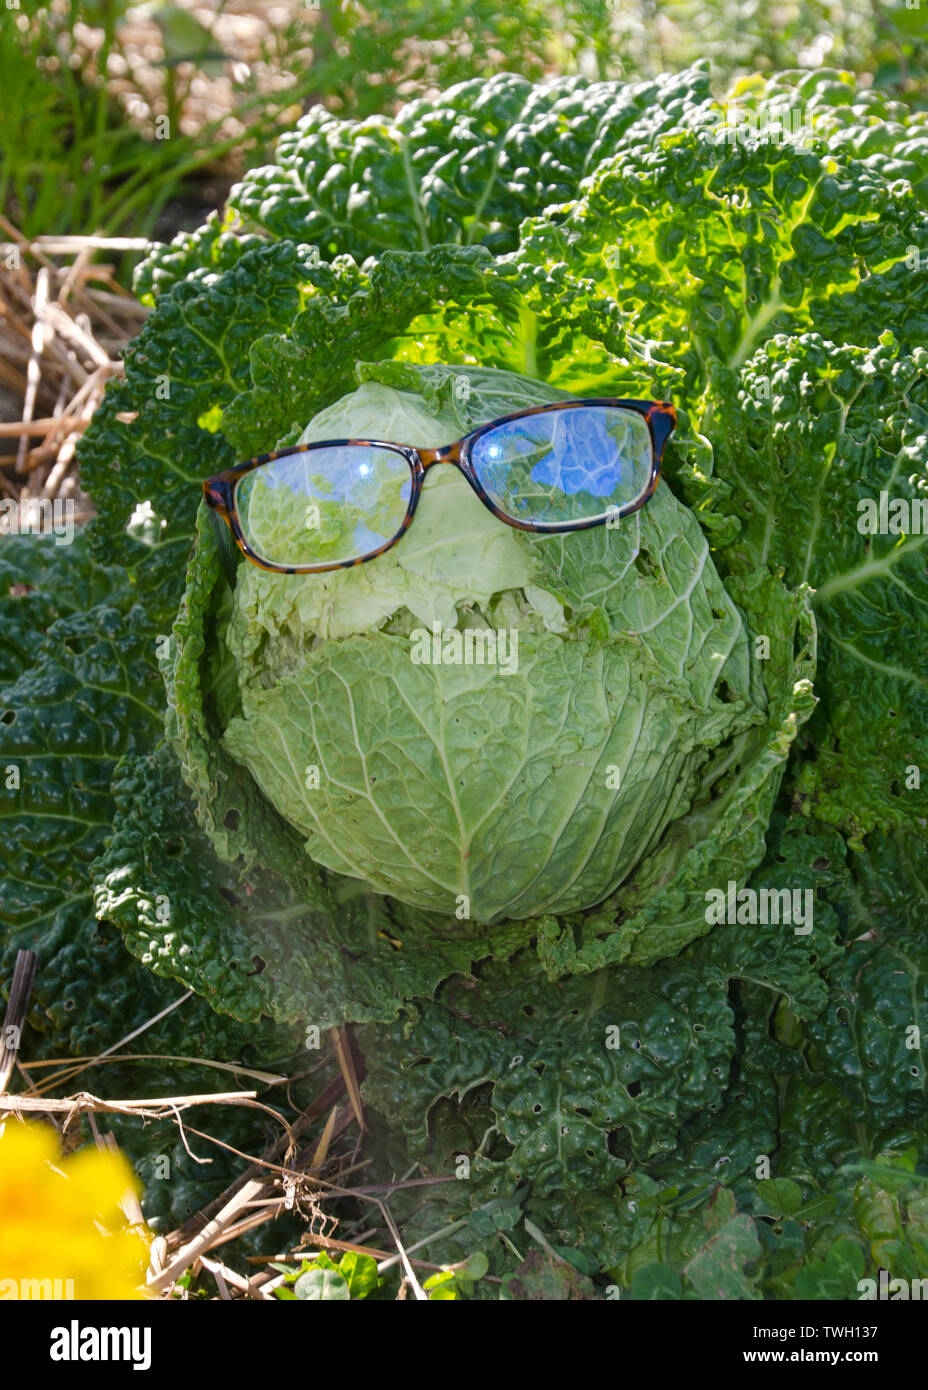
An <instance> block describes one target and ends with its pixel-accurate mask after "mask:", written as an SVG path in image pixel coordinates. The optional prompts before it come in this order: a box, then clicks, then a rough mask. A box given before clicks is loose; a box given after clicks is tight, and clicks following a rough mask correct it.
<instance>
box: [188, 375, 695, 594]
mask: <svg viewBox="0 0 928 1390" xmlns="http://www.w3.org/2000/svg"><path fill="white" fill-rule="evenodd" d="M675 425H676V413H675V411H674V408H673V406H672V405H670V404H669V403H668V402H666V401H629V400H612V399H601V398H597V399H595V400H580V401H558V402H556V403H555V404H553V405H542V406H534V407H532V408H531V409H529V410H518V411H516V412H515V413H514V414H512V415H504V416H502V417H501V418H500V419H499V420H492V421H491V422H490V423H489V424H486V425H481V426H480V428H479V429H476V430H473V431H472V433H470V434H468V435H465V436H464V438H463V439H459V440H458V441H457V442H456V443H454V444H446V445H444V446H443V447H442V448H439V449H416V448H413V447H412V446H411V445H408V444H393V443H387V442H385V441H383V440H378V439H329V440H324V441H322V442H320V443H317V444H296V445H294V446H293V447H292V448H289V449H281V450H279V451H277V452H276V453H272V454H262V455H260V456H259V457H258V458H254V459H249V461H248V462H247V463H241V464H238V465H237V467H235V468H228V469H226V470H225V472H223V473H217V474H216V476H215V477H213V478H207V479H206V481H205V482H204V484H203V494H204V497H205V499H206V503H207V506H208V507H209V508H210V509H211V511H210V515H211V517H212V518H213V520H214V523H215V524H216V530H217V534H218V538H219V539H220V542H221V553H222V555H223V559H224V561H225V562H226V568H227V572H228V573H229V577H230V581H231V582H232V583H233V584H234V582H235V580H234V563H232V562H233V561H237V560H238V558H239V557H238V556H237V555H236V554H235V551H234V548H233V547H232V545H231V544H230V532H231V538H232V539H233V540H234V542H235V545H236V546H237V547H238V550H239V551H240V552H241V554H242V555H244V556H245V557H246V559H248V560H250V561H251V562H252V564H254V565H258V566H260V568H261V569H264V570H271V571H273V572H274V573H276V574H322V573H324V572H325V571H327V570H335V569H343V568H347V567H348V566H351V565H360V564H363V563H364V562H365V561H367V560H373V559H374V558H375V557H376V556H377V555H382V554H383V553H384V551H386V550H389V549H390V548H391V546H394V545H396V543H397V541H399V540H400V538H401V537H402V536H403V535H404V534H405V532H406V531H407V530H408V529H409V527H410V525H411V524H412V519H413V517H414V516H415V512H416V507H417V506H418V504H419V498H420V496H421V495H422V484H423V480H424V478H425V474H426V471H427V469H429V468H431V467H432V465H433V464H436V463H450V464H453V465H454V467H456V468H458V469H459V470H460V471H461V472H462V473H463V474H464V477H465V478H466V479H467V481H468V483H469V484H470V486H471V487H472V488H473V490H474V492H475V493H476V494H477V496H478V497H479V498H480V501H481V502H482V503H483V505H484V506H485V507H487V508H488V509H489V510H490V511H491V512H492V513H493V515H494V516H495V517H498V518H499V520H500V521H504V522H505V523H506V525H507V526H514V527H516V529H517V530H519V531H535V532H541V533H554V532H564V531H583V530H586V529H587V528H588V527H590V526H602V525H604V524H605V523H606V522H608V521H611V520H614V519H618V518H620V517H623V516H627V515H629V513H631V512H636V511H638V509H639V508H640V507H643V506H644V504H645V503H646V502H647V500H648V498H649V497H650V496H651V495H652V493H653V492H654V489H655V488H656V487H657V483H658V479H659V477H660V466H661V455H662V453H663V450H664V445H665V444H666V442H667V440H668V438H669V437H670V434H671V433H672V431H673V429H674V427H675ZM222 522H225V523H226V524H225V525H223V524H222Z"/></svg>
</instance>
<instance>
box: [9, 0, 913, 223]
mask: <svg viewBox="0 0 928 1390" xmlns="http://www.w3.org/2000/svg"><path fill="white" fill-rule="evenodd" d="M129 8H130V7H129V5H128V3H127V0H74V3H69V4H67V5H62V6H52V5H48V4H45V3H41V0H21V3H20V5H19V6H17V9H16V10H15V11H9V10H8V11H6V12H4V13H3V23H2V25H0V86H2V89H3V92H4V102H3V105H2V109H0V156H2V158H0V209H2V210H3V211H4V212H5V213H6V215H7V216H8V217H11V218H12V219H13V220H14V221H15V222H17V223H18V224H19V225H20V226H21V228H22V229H23V230H24V231H25V232H26V233H27V235H30V236H31V235H39V234H49V233H55V232H69V233H70V232H78V233H83V232H86V231H87V230H88V229H90V230H98V229H99V230H103V231H106V232H108V233H110V234H113V233H116V232H123V231H124V232H132V233H136V234H141V235H149V234H151V232H152V229H153V228H154V227H155V226H156V224H157V221H158V218H159V215H160V214H161V212H162V210H163V209H164V207H165V205H166V204H167V203H169V202H172V201H178V202H180V203H181V204H183V203H184V202H185V201H188V202H190V203H191V204H192V205H193V206H194V207H196V208H198V207H200V206H201V205H202V199H201V194H200V192H199V190H198V187H197V180H198V179H202V177H203V176H204V174H206V175H210V176H212V177H218V178H219V179H221V180H225V179H226V178H227V177H228V170H229V168H230V167H231V168H234V167H238V168H241V167H242V166H243V164H244V162H245V161H246V159H247V158H251V159H252V160H253V161H254V160H261V159H263V158H266V157H267V153H268V150H269V148H270V145H271V142H272V140H273V138H274V136H275V135H276V134H277V133H278V129H279V123H280V120H281V117H282V115H283V114H284V113H285V112H286V111H288V110H290V109H292V108H293V107H298V106H300V105H302V106H303V108H304V109H306V108H308V107H309V106H311V105H312V104H313V103H315V102H320V103H323V104H324V105H325V106H326V107H327V108H328V109H329V110H332V111H334V112H335V113H337V114H338V115H339V116H342V117H348V118H352V119H357V118H362V119H363V118H367V117H375V116H376V115H378V114H379V113H381V112H390V111H395V110H396V108H397V107H398V106H399V105H400V104H401V103H402V102H403V101H404V100H408V99H409V98H411V97H414V96H419V95H426V96H427V95H428V94H429V93H431V92H434V90H435V89H436V88H437V87H448V86H450V85H452V84H453V83H455V82H457V81H459V80H464V79H466V78H470V77H483V78H490V77H492V76H493V75H494V74H496V73H500V72H515V73H519V74H521V75H522V76H524V77H526V78H527V79H529V80H532V81H534V80H537V79H539V78H540V77H542V76H544V75H545V74H546V73H550V72H552V71H554V72H558V73H573V74H579V75H581V76H583V77H584V78H587V79H590V78H596V79H598V80H601V81H605V80H609V79H614V78H618V77H621V78H624V79H632V78H635V77H643V78H653V77H655V76H657V75H658V74H659V73H660V72H662V71H665V70H667V69H674V68H679V67H681V66H685V65H687V64H689V63H692V62H693V61H695V60H696V59H697V58H708V59H709V60H710V61H711V63H712V65H713V69H714V71H715V73H716V77H717V82H718V83H719V84H721V86H724V85H725V84H726V83H727V82H728V81H729V79H730V78H731V77H732V76H733V75H735V74H737V73H742V72H748V73H749V72H754V71H760V72H763V73H770V72H772V71H776V70H779V69H783V68H789V67H790V66H791V65H792V64H793V63H794V62H795V61H796V60H797V54H798V55H799V60H800V61H801V62H803V63H805V64H807V65H808V66H811V67H814V66H816V65H817V64H818V63H819V62H821V61H822V60H823V59H825V58H827V60H828V61H830V62H834V63H836V64H839V65H841V66H844V67H846V68H849V69H851V70H854V71H857V72H862V73H872V74H874V78H873V80H874V83H875V85H876V86H877V87H879V88H881V89H883V90H885V91H886V92H887V94H890V95H900V94H904V95H906V96H907V97H908V98H909V99H911V100H913V101H918V100H923V99H924V96H925V53H926V36H925V32H924V21H923V19H922V16H921V13H920V12H919V11H918V10H917V9H915V10H913V9H910V8H909V7H908V6H907V5H906V4H905V3H904V0H899V3H896V4H893V5H890V6H886V7H882V8H877V7H874V6H873V5H872V4H871V3H870V0H842V3H840V4H839V3H837V0H792V2H791V3H786V4H781V5H777V6H776V7H775V8H771V7H769V6H757V5H751V6H749V7H748V9H749V10H750V15H749V16H748V17H749V18H750V23H745V18H746V14H745V6H744V4H742V3H741V0H644V3H642V2H641V0H565V3H563V4H562V5H560V6H557V7H551V6H549V5H546V4H542V3H539V0H530V2H528V3H520V4H519V5H518V6H513V5H512V4H511V3H506V0H477V2H476V3H474V4H470V5H466V6H465V5H461V4H460V3H458V0H382V2H381V3H380V4H378V5H376V6H373V7H368V6H365V5H363V4H360V3H358V0H332V3H328V2H326V3H323V4H322V5H321V6H320V7H319V8H318V9H307V8H305V7H303V6H296V7H294V10H293V13H292V14H291V15H290V17H289V18H288V19H287V20H286V22H285V23H283V24H280V25H275V27H274V28H273V29H272V30H271V31H270V32H269V33H268V34H267V35H266V36H265V37H264V39H263V41H262V56H261V62H260V64H259V65H258V66H259V67H262V68H265V69H266V70H267V72H268V74H269V75H270V78H271V79H272V80H268V81H262V80H261V79H260V78H259V76H258V75H257V73H256V72H255V71H252V70H250V69H249V67H248V65H247V64H235V63H234V62H233V60H232V57H231V56H230V55H228V54H226V53H225V52H224V51H223V49H222V46H221V44H220V43H219V41H218V39H217V38H216V32H217V20H218V19H219V18H220V17H221V15H222V14H223V11H224V8H225V6H224V0H217V3H216V5H215V7H214V9H215V15H214V18H213V19H212V20H211V21H210V24H209V25H208V26H207V25H205V24H203V23H202V22H201V19H200V18H198V17H197V16H196V15H195V14H194V12H193V9H192V7H187V6H185V5H180V4H175V3H167V0H150V3H149V4H147V5H143V6H140V7H133V14H134V15H135V17H136V19H138V17H140V16H142V15H147V16H150V17H151V18H152V19H153V20H154V21H155V22H156V24H157V25H158V29H159V30H160V33H161V41H162V57H161V59H160V60H159V62H158V64H157V67H158V69H160V80H158V81H156V82H155V84H154V90H153V92H150V93H148V98H149V101H150V102H153V109H152V114H151V119H150V120H148V121H147V122H139V121H138V120H135V119H130V118H129V117H128V116H127V114H126V111H124V110H123V109H122V108H121V107H120V105H119V104H118V102H117V100H116V99H115V98H114V97H113V96H112V95H111V93H110V90H109V86H108V84H107V82H105V81H101V78H100V74H101V73H106V72H107V69H108V63H109V61H110V59H111V58H112V59H113V60H115V61H117V62H119V63H121V64H122V65H123V67H124V68H125V67H126V66H127V62H126V59H127V48H126V44H127V40H126V39H125V37H124V35H125V32H126V30H125V20H126V14H127V11H128V9H129ZM201 13H202V12H201V11H198V14H201ZM91 35H92V36H93V40H92V41H91V39H90V37H89V36H91ZM92 54H93V56H92ZM222 73H226V74H227V75H229V78H230V82H231V94H232V100H233V102H234V110H233V109H232V108H230V110H229V111H228V112H226V113H224V114H223V115H222V116H220V117H218V118H216V119H211V120H210V121H208V122H206V123H205V124H203V123H201V126H200V128H199V129H197V130H196V131H194V132H191V131H190V130H189V129H188V126H189V121H188V123H187V124H186V125H185V124H184V123H183V121H182V117H183V115H184V111H185V103H186V100H187V97H188V96H189V94H190V91H191V87H192V85H193V84H194V82H195V80H197V79H200V80H202V78H203V77H214V76H217V75H219V74H222ZM222 99H223V100H228V96H224V97H223V98H222ZM155 115H158V116H162V117H164V116H166V117H167V118H168V122H169V125H168V127H167V130H168V131H169V132H170V134H169V137H168V138H166V139H159V138H156V137H157V134H158V132H157V131H156V129H155V127H154V117H155ZM231 115H234V117H235V119H236V121H238V122H239V127H240V128H239V129H237V130H227V129H226V128H225V123H226V117H227V116H231Z"/></svg>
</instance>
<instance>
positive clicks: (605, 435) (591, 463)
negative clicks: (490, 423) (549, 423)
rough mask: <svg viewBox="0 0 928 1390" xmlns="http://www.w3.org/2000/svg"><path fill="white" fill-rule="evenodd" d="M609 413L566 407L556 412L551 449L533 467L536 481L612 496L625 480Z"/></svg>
mask: <svg viewBox="0 0 928 1390" xmlns="http://www.w3.org/2000/svg"><path fill="white" fill-rule="evenodd" d="M606 413H607V412H605V411H599V410H565V411H560V412H557V413H555V414H554V415H553V416H552V417H551V418H553V420H554V430H553V432H552V437H551V452H550V454H547V455H546V456H545V457H544V458H543V459H540V460H539V462H538V463H536V464H535V467H534V468H533V469H532V481H533V482H535V483H544V484H545V485H546V486H547V487H556V488H559V489H560V490H561V491H562V492H564V493H567V494H568V495H572V494H573V493H576V492H588V493H590V494H591V495H592V496H593V497H611V496H612V494H613V493H614V492H615V491H616V489H617V488H618V487H620V486H621V483H622V460H621V458H620V457H619V451H618V449H617V447H616V442H615V440H614V439H613V438H612V436H611V435H610V434H609V432H608V430H607V429H606V420H605V419H604V418H603V417H604V415H605V414H606Z"/></svg>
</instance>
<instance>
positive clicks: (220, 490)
mask: <svg viewBox="0 0 928 1390" xmlns="http://www.w3.org/2000/svg"><path fill="white" fill-rule="evenodd" d="M578 406H584V407H593V408H596V407H602V406H608V407H611V408H612V409H617V408H621V409H623V410H631V411H634V412H635V413H636V414H638V415H640V416H642V417H643V419H644V421H645V423H646V424H647V426H648V432H649V434H650V436H651V473H650V477H649V479H648V483H647V486H646V488H645V490H644V492H643V493H642V494H641V496H640V497H637V498H636V499H635V500H634V501H633V502H629V503H628V504H627V505H626V506H624V507H617V508H612V509H611V510H607V511H606V512H605V513H604V514H603V515H602V516H596V517H592V518H591V519H589V520H584V521H563V522H560V521H559V522H544V521H539V522H529V521H519V520H517V519H516V517H514V516H509V515H507V513H506V512H504V511H502V510H501V509H500V508H499V507H498V506H497V505H496V503H495V502H494V501H493V500H492V498H491V497H490V496H489V494H488V493H487V492H486V490H485V488H484V487H483V486H482V484H481V482H480V479H479V478H478V477H477V475H476V474H475V473H474V470H473V468H472V467H471V461H470V460H471V451H472V450H473V446H474V444H475V443H476V442H477V440H478V439H480V438H481V436H482V435H484V434H487V433H489V431H491V430H494V429H496V428H497V427H498V426H499V425H505V424H508V423H509V422H510V421H511V420H524V419H525V418H526V417H527V416H529V415H545V414H550V413H553V412H554V411H556V410H576V409H577V407H578ZM676 423H677V415H676V411H675V410H674V408H673V406H672V405H671V404H670V402H669V401H632V400H625V399H621V398H613V397H609V396H596V397H593V398H590V399H588V400H567V401H556V402H554V403H552V404H550V405H536V406H532V407H530V408H529V409H528V410H516V411H513V413H512V414H511V415H501V416H500V417H499V419H497V420H490V421H489V422H488V423H487V424H485V425H481V426H480V427H479V429H476V430H472V431H471V433H470V434H466V435H465V436H464V438H463V439H458V440H456V441H455V443H453V444H444V445H442V446H441V448H438V449H416V448H413V447H412V445H409V444H397V443H394V442H393V441H391V440H384V439H325V440H318V441H316V442H314V443H312V444H294V445H292V446H291V447H290V448H288V449H277V450H275V451H274V452H273V453H270V454H259V455H258V457H257V458H253V459H248V461H247V462H246V463H239V464H237V465H236V466H235V467H234V468H227V469H225V471H224V472H222V473H217V474H216V475H215V477H213V478H207V479H206V480H205V481H204V483H203V496H204V498H205V499H206V504H207V506H208V507H209V508H210V509H211V510H210V515H211V516H212V517H213V519H214V520H215V521H216V522H217V523H219V524H218V525H217V527H216V530H217V539H219V541H220V553H221V554H222V556H223V561H224V563H225V565H226V573H227V574H228V576H229V581H230V583H232V584H233V585H234V583H235V565H234V563H233V562H234V561H235V560H236V559H237V557H236V556H235V552H234V551H233V550H232V548H231V547H230V546H229V544H228V540H229V533H230V532H231V536H232V539H233V540H234V542H235V545H236V546H237V547H238V549H239V551H240V552H241V554H242V555H244V556H245V558H246V559H247V560H250V561H251V563H252V564H253V565H257V566H258V567H259V568H260V569H263V570H270V571H271V572H272V573H274V574H324V573H326V572H327V571H329V570H339V569H350V568H351V567H352V566H353V565H363V564H364V563H365V562H366V561H367V560H373V559H375V558H376V557H377V556H378V555H383V553H384V552H385V551H387V550H389V549H390V548H391V547H392V546H394V545H396V543H397V541H399V540H400V539H401V537H402V536H403V535H405V533H406V532H407V531H408V530H409V527H410V525H411V523H412V519H413V517H414V515H415V512H416V507H417V506H418V505H419V498H420V497H421V495H422V484H423V481H424V479H425V474H426V471H427V470H428V469H429V468H431V467H432V465H433V464H436V463H450V464H453V465H454V467H455V468H458V469H460V471H461V472H462V473H463V474H464V477H465V478H466V479H467V481H468V483H470V486H471V487H472V488H473V490H474V492H475V493H476V494H477V496H478V497H479V498H480V501H481V502H482V503H483V505H484V506H485V507H486V508H487V510H488V511H491V512H492V513H493V515H494V516H495V517H497V518H498V520H500V521H503V522H505V523H506V525H507V526H514V527H515V528H516V530H518V531H535V532H540V533H542V534H556V533H559V532H567V531H586V530H588V529H589V528H590V527H591V526H602V525H604V524H605V523H606V522H607V521H610V520H616V519H618V518H621V517H623V516H629V515H630V514H631V513H632V512H637V511H638V510H639V509H640V508H641V507H643V506H644V504H645V503H646V502H647V501H648V499H649V498H650V497H651V496H652V495H653V493H654V489H655V488H656V487H657V484H658V480H659V478H660V474H661V455H662V453H663V450H664V445H665V444H666V443H667V440H668V439H669V438H670V435H671V433H672V432H673V430H674V428H675V426H676ZM344 444H363V445H369V446H372V447H374V448H378V449H391V450H392V451H393V452H394V453H398V454H402V456H403V457H404V458H405V460H406V462H407V463H408V464H409V471H410V475H411V487H410V492H409V504H408V507H407V509H406V515H405V517H404V518H403V522H402V524H401V526H400V528H399V530H398V531H397V532H396V534H395V535H394V536H391V537H390V539H389V540H388V541H385V542H384V544H383V545H380V546H378V547H377V549H376V550H370V551H368V552H367V554H365V555H357V556H354V557H353V558H352V559H350V560H334V561H330V562H328V563H326V564H320V565H276V564H273V563H272V562H271V561H269V560H264V559H262V558H261V556H260V555H256V554H255V552H254V551H253V550H252V548H251V546H250V545H249V544H248V541H247V540H246V538H245V534H244V532H243V530H242V525H241V521H240V520H239V515H238V508H237V505H236V500H235V491H236V486H237V484H238V483H239V482H240V481H241V479H242V478H244V477H245V476H246V475H247V474H248V473H252V472H254V470H255V469H256V468H261V467H263V466H264V465H265V464H267V463H272V462H273V461H274V459H280V458H287V457H289V456H290V455H291V454H302V453H309V452H311V451H312V450H314V449H331V448H332V447H333V446H337V445H344ZM223 521H224V522H225V523H226V525H225V526H223V525H222V522H223ZM226 528H228V529H226Z"/></svg>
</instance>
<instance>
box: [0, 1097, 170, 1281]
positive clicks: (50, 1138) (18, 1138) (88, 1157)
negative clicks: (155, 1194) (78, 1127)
mask: <svg viewBox="0 0 928 1390" xmlns="http://www.w3.org/2000/svg"><path fill="white" fill-rule="evenodd" d="M130 1190H131V1191H134V1192H136V1193H137V1192H138V1190H139V1184H138V1181H137V1179H136V1177H135V1174H134V1173H133V1171H132V1169H131V1167H130V1166H129V1164H128V1162H127V1161H126V1159H125V1158H124V1156H123V1155H122V1154H117V1153H111V1152H109V1151H107V1150H100V1149H91V1148H87V1149H81V1150H80V1151H79V1152H78V1153H75V1154H73V1155H72V1156H71V1157H69V1158H66V1159H62V1158H61V1156H60V1148H59V1145H58V1139H57V1136H56V1134H55V1132H54V1130H52V1129H51V1128H50V1126H48V1125H44V1124H20V1123H18V1122H17V1121H15V1120H7V1121H6V1123H5V1125H4V1126H3V1129H2V1130H0V1299H14V1298H97V1299H121V1298H140V1297H142V1296H143V1294H142V1290H141V1289H140V1287H139V1286H140V1285H141V1284H143V1283H144V1279H145V1267H146V1265H147V1262H148V1243H147V1239H146V1237H145V1235H144V1234H143V1232H142V1231H140V1230H139V1228H138V1227H129V1226H128V1225H127V1222H126V1218H125V1216H124V1215H123V1213H122V1211H121V1210H120V1206H119V1203H120V1201H121V1200H122V1198H124V1197H125V1196H126V1195H127V1193H128V1192H129V1191H130Z"/></svg>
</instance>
